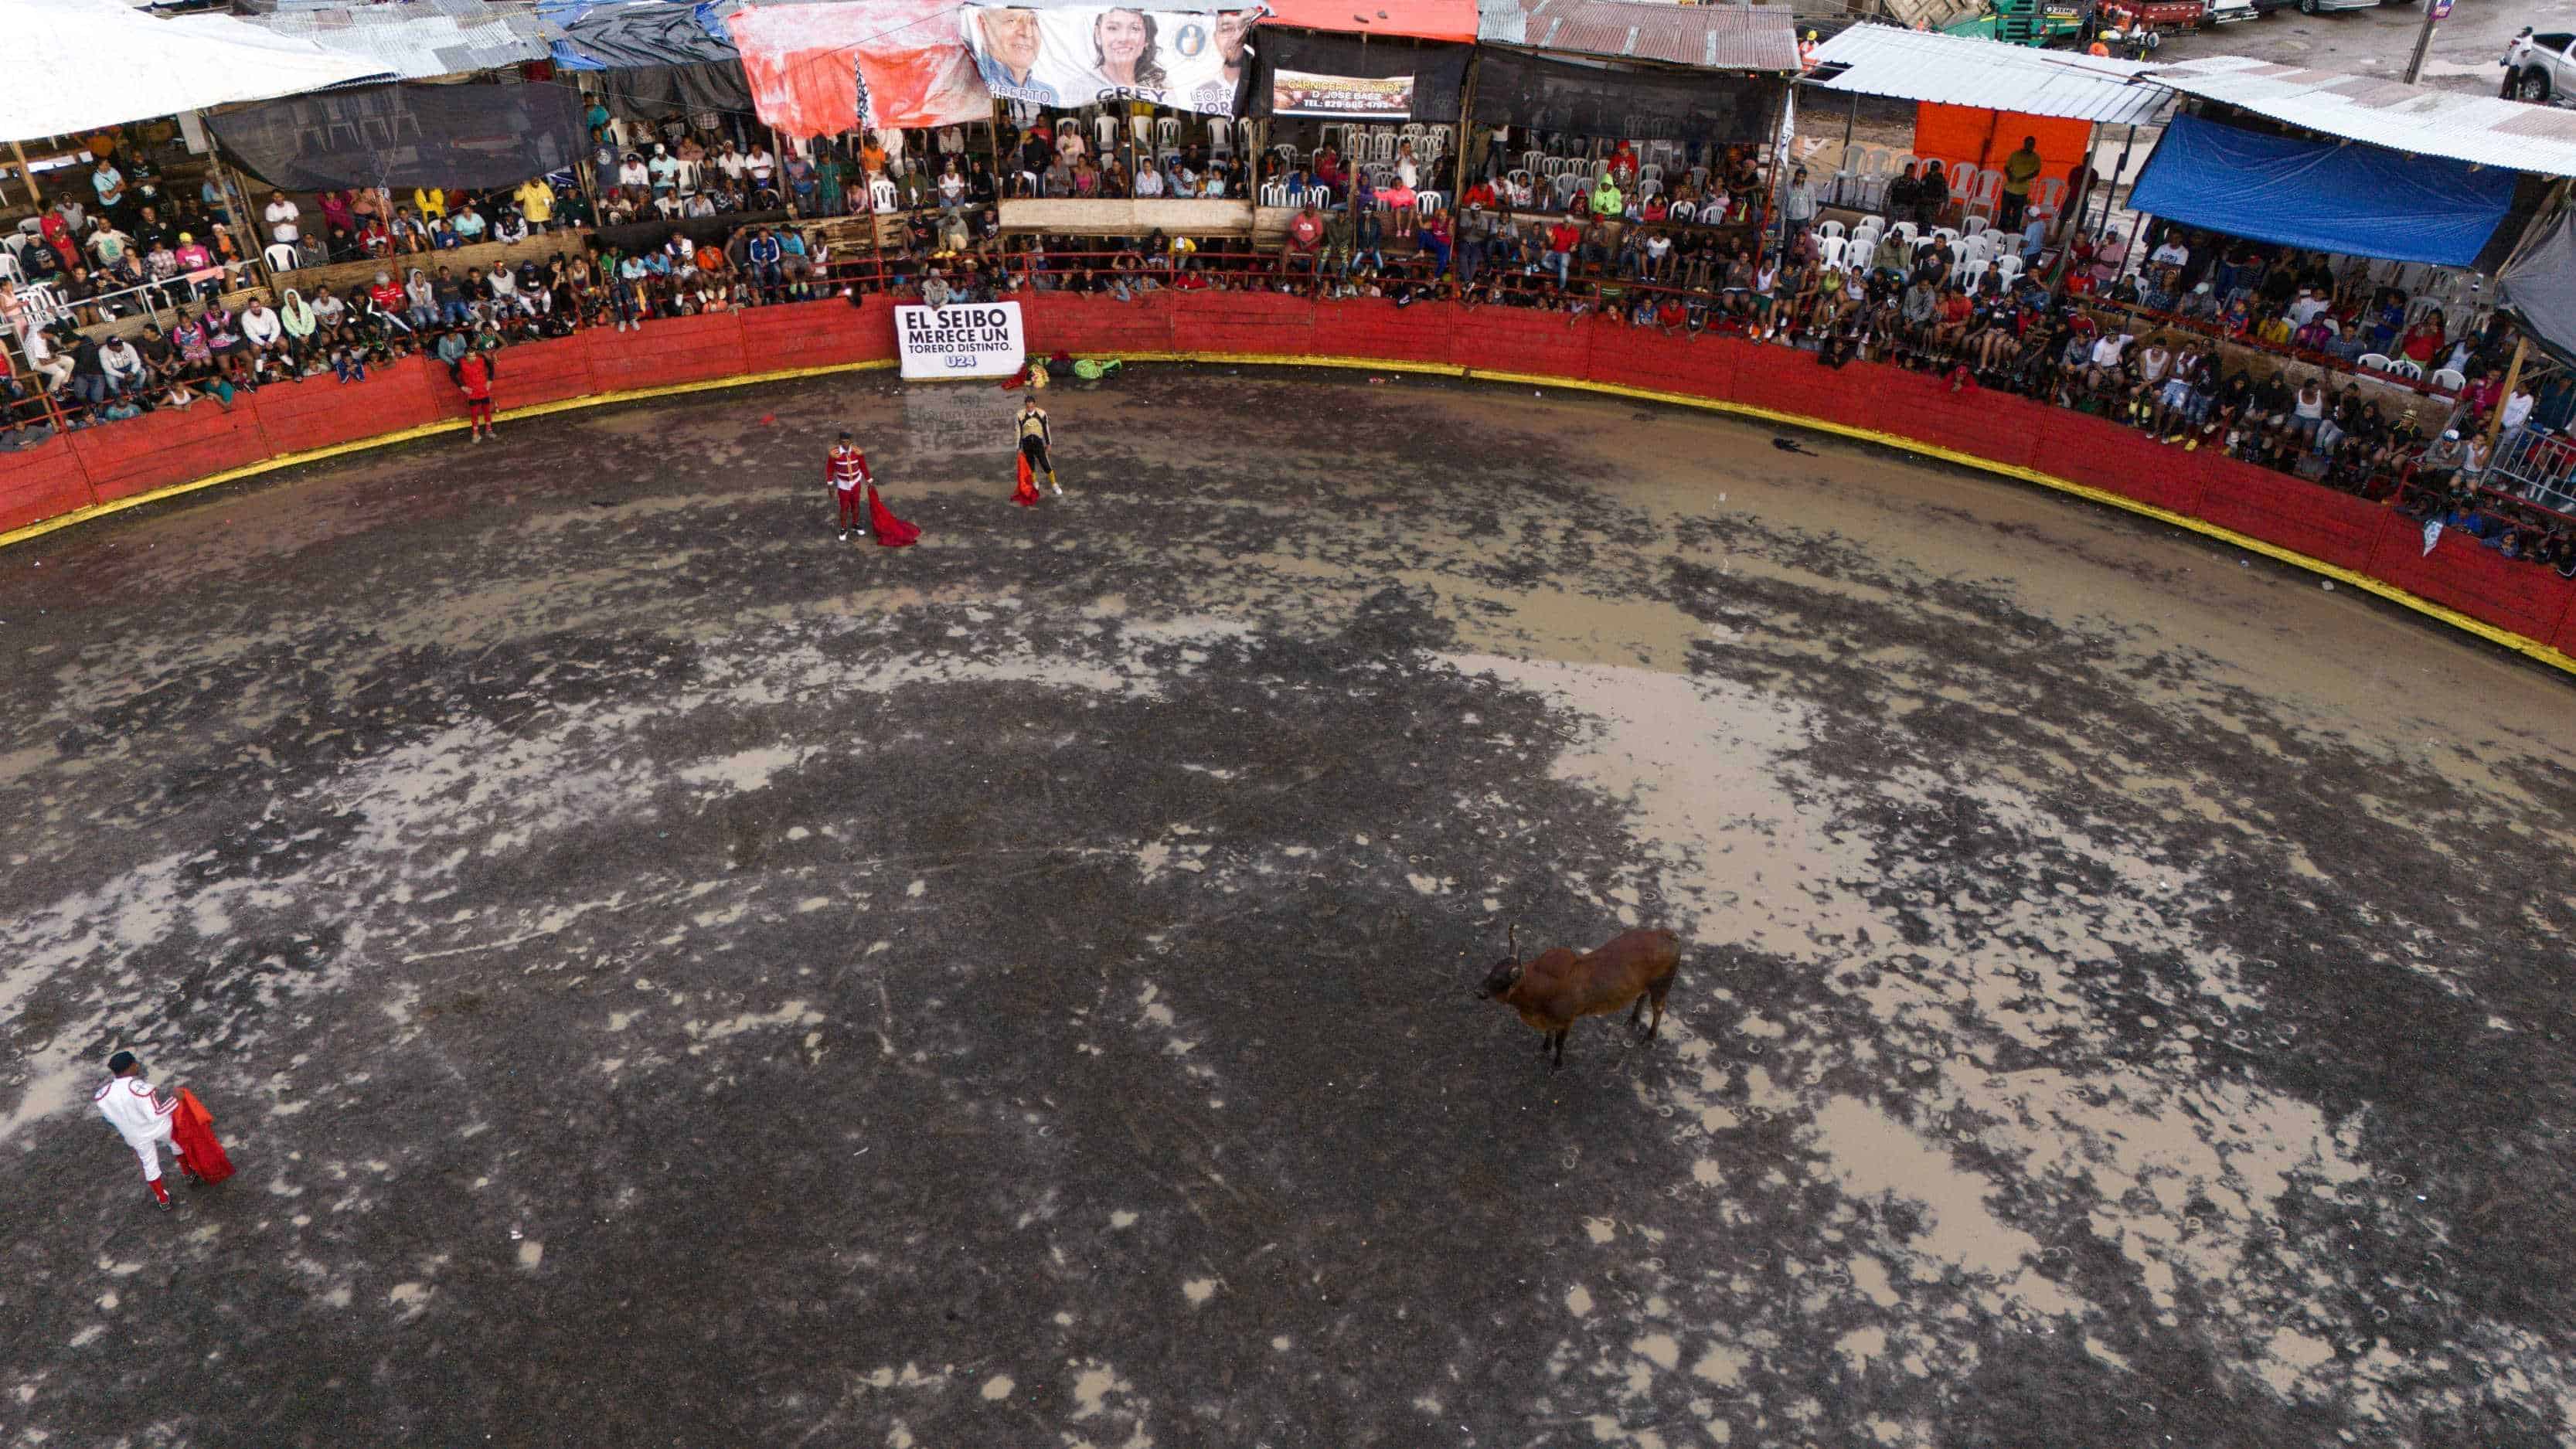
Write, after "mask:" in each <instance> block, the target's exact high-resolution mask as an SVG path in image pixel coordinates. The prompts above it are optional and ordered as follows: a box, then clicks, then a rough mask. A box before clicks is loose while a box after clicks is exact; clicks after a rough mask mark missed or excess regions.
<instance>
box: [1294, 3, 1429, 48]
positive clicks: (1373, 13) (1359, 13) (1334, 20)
mask: <svg viewBox="0 0 2576 1449" xmlns="http://www.w3.org/2000/svg"><path fill="white" fill-rule="evenodd" d="M1381 15H1382V16H1384V17H1386V18H1385V19H1382V20H1381V19H1379V18H1378V17H1380V16H1381ZM1261 23H1262V24H1264V25H1287V26H1293V27H1295V28H1297V29H1299V30H1330V31H1335V32H1338V33H1340V34H1343V35H1409V36H1412V37H1413V38H1414V39H1416V40H1454V41H1456V42H1458V43H1459V44H1462V45H1468V44H1473V43H1474V42H1475V39H1476V0H1371V3H1369V4H1366V5H1349V4H1333V3H1330V0H1271V5H1270V18H1269V19H1267V20H1264V21H1262V22H1261Z"/></svg>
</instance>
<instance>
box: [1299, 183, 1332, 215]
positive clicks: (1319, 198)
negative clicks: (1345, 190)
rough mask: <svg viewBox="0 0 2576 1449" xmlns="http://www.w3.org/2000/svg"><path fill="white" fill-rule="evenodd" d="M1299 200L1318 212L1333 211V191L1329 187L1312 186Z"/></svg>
mask: <svg viewBox="0 0 2576 1449" xmlns="http://www.w3.org/2000/svg"><path fill="white" fill-rule="evenodd" d="M1298 200H1299V201H1300V202H1302V203H1303V204H1305V205H1307V206H1311V207H1314V208H1315V209H1316V210H1318V211H1330V210H1332V209H1333V191H1332V188H1331V187H1329V186H1310V187H1308V188H1306V190H1305V192H1304V194H1302V195H1301V196H1300V197H1299V198H1298Z"/></svg>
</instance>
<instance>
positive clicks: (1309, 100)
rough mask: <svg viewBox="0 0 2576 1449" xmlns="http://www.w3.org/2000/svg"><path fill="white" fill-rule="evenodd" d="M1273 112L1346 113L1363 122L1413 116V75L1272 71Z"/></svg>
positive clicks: (1288, 113) (1290, 114) (1297, 113)
mask: <svg viewBox="0 0 2576 1449" xmlns="http://www.w3.org/2000/svg"><path fill="white" fill-rule="evenodd" d="M1270 113H1271V114H1272V115H1274V116H1346V117H1349V118H1350V119H1352V120H1361V121H1409V120H1411V119H1413V77H1411V76H1409V75H1395V76H1387V77H1384V78H1382V79H1377V80H1370V79H1367V78H1365V77H1361V76H1347V75H1311V74H1309V73H1307V72H1305V71H1302V70H1276V71H1272V72H1271V73H1270Z"/></svg>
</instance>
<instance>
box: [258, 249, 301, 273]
mask: <svg viewBox="0 0 2576 1449" xmlns="http://www.w3.org/2000/svg"><path fill="white" fill-rule="evenodd" d="M261 255H262V256H265V257H267V258H268V269H269V270H270V271H272V272H291V271H294V270H295V243H293V242H270V243H269V244H268V248H267V250H265V251H263V252H262V253H261Z"/></svg>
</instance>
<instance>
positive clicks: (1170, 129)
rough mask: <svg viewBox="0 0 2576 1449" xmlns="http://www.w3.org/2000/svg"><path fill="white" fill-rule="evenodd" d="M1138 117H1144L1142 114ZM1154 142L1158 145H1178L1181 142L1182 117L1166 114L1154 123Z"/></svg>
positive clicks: (1140, 118)
mask: <svg viewBox="0 0 2576 1449" xmlns="http://www.w3.org/2000/svg"><path fill="white" fill-rule="evenodd" d="M1137 119H1139V120H1142V119H1144V118H1143V117H1141V116H1140V117H1138V118H1137ZM1154 144H1155V145H1157V146H1177V145H1179V144H1181V118H1180V117H1178V116H1165V117H1163V118H1162V119H1161V120H1159V121H1156V122H1155V123H1154Z"/></svg>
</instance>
